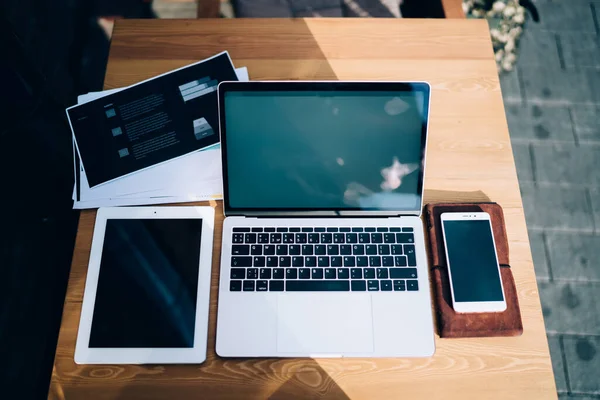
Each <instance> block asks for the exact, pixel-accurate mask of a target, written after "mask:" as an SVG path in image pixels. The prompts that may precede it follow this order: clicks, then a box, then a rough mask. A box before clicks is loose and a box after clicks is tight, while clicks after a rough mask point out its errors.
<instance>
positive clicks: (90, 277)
mask: <svg viewBox="0 0 600 400" xmlns="http://www.w3.org/2000/svg"><path fill="white" fill-rule="evenodd" d="M108 219H202V233H201V243H200V266H199V269H198V293H197V299H196V322H195V328H194V346H193V347H191V348H90V347H89V341H90V332H91V328H92V318H93V315H94V304H95V302H96V290H97V286H98V276H99V274H100V260H101V258H102V248H103V245H104V234H105V231H106V221H107V220H108ZM214 225H215V210H214V208H212V207H187V206H184V207H125V208H121V207H106V208H100V209H98V214H97V216H96V225H95V226H94V236H93V241H92V249H91V252H90V261H89V264H88V272H87V278H86V282H85V291H84V295H83V304H82V308H81V317H80V320H79V331H78V334H77V344H76V347H75V363H77V364H200V363H202V362H204V361H205V360H206V347H207V341H208V312H209V301H210V284H211V267H212V253H213V248H212V247H213V236H214Z"/></svg>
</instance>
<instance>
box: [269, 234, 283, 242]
mask: <svg viewBox="0 0 600 400" xmlns="http://www.w3.org/2000/svg"><path fill="white" fill-rule="evenodd" d="M269 241H270V242H271V243H275V244H277V243H281V233H271V236H270V238H269Z"/></svg>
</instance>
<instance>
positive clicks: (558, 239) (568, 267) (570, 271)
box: [532, 232, 600, 283]
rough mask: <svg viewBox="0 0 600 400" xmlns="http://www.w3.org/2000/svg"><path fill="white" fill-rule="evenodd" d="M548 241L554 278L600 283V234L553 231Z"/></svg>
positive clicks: (547, 238)
mask: <svg viewBox="0 0 600 400" xmlns="http://www.w3.org/2000/svg"><path fill="white" fill-rule="evenodd" d="M546 241H547V244H548V253H549V256H550V265H551V266H552V275H553V277H554V279H556V280H571V281H583V282H599V283H600V236H599V235H585V234H581V233H577V234H573V233H557V232H553V233H548V234H547V235H546ZM532 249H533V244H532ZM532 251H533V250H532Z"/></svg>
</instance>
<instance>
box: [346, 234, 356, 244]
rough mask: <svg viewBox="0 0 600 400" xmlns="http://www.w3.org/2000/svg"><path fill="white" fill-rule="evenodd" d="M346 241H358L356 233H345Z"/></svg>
mask: <svg viewBox="0 0 600 400" xmlns="http://www.w3.org/2000/svg"><path fill="white" fill-rule="evenodd" d="M346 243H358V235H357V234H356V233H346Z"/></svg>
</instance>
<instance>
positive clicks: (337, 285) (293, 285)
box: [285, 281, 350, 292]
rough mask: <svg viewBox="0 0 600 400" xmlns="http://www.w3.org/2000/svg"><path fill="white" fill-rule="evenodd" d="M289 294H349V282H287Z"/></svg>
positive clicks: (286, 288)
mask: <svg viewBox="0 0 600 400" xmlns="http://www.w3.org/2000/svg"><path fill="white" fill-rule="evenodd" d="M285 290H286V291H288V292H349V291H350V282H349V281H286V282H285Z"/></svg>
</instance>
